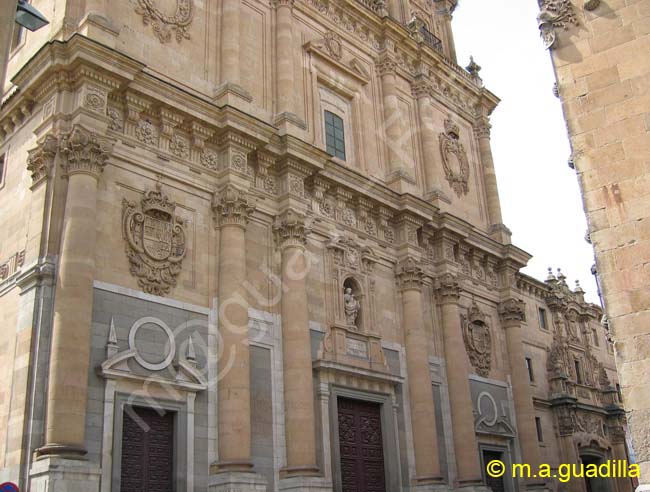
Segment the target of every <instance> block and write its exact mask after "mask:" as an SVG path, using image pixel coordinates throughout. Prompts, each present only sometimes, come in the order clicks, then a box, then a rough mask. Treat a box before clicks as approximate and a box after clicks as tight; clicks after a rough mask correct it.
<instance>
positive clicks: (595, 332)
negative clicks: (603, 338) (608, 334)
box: [591, 328, 600, 347]
mask: <svg viewBox="0 0 650 492" xmlns="http://www.w3.org/2000/svg"><path fill="white" fill-rule="evenodd" d="M591 332H592V333H593V336H594V345H595V346H596V347H600V342H599V341H598V330H596V329H595V328H592V330H591Z"/></svg>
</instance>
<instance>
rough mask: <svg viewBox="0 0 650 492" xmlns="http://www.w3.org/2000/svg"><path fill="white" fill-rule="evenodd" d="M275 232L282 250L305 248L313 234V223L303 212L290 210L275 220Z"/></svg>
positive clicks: (277, 242)
mask: <svg viewBox="0 0 650 492" xmlns="http://www.w3.org/2000/svg"><path fill="white" fill-rule="evenodd" d="M273 232H274V233H275V240H276V244H277V246H278V247H279V248H280V249H284V248H291V247H293V248H304V247H305V244H307V236H308V235H309V233H310V232H311V221H310V220H309V218H308V217H307V216H306V215H305V214H303V213H302V212H298V211H297V210H294V209H289V210H287V211H286V212H284V213H282V214H280V215H278V216H277V217H276V218H275V223H274V224H273Z"/></svg>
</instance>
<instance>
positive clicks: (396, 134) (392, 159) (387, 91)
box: [377, 55, 408, 182]
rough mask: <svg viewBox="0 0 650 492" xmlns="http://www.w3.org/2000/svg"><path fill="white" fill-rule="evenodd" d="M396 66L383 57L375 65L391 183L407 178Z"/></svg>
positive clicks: (387, 57)
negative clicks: (380, 95) (379, 81)
mask: <svg viewBox="0 0 650 492" xmlns="http://www.w3.org/2000/svg"><path fill="white" fill-rule="evenodd" d="M395 69H396V64H395V61H394V60H393V59H391V58H390V57H389V56H387V55H383V56H382V58H381V59H380V61H379V62H378V64H377V70H378V72H379V75H380V77H381V87H382V95H383V105H384V128H385V134H386V151H387V159H388V169H387V171H388V181H390V182H393V181H395V180H398V181H399V180H400V178H402V177H407V176H408V173H407V172H406V170H405V169H404V151H403V150H402V138H403V135H404V128H403V123H402V115H401V113H400V109H399V99H398V96H397V85H396V84H397V83H396V80H395V78H396V76H397V74H396V73H395Z"/></svg>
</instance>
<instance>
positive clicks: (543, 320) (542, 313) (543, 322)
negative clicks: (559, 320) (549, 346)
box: [539, 308, 548, 330]
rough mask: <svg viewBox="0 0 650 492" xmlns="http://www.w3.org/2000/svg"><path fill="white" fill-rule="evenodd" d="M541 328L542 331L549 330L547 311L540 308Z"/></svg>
mask: <svg viewBox="0 0 650 492" xmlns="http://www.w3.org/2000/svg"><path fill="white" fill-rule="evenodd" d="M539 326H540V327H541V328H542V330H548V325H547V324H546V309H544V308H539Z"/></svg>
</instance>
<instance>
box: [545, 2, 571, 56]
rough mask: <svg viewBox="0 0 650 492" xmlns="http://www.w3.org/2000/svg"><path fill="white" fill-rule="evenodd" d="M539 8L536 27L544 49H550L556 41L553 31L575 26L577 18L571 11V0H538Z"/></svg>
mask: <svg viewBox="0 0 650 492" xmlns="http://www.w3.org/2000/svg"><path fill="white" fill-rule="evenodd" d="M539 7H540V12H539V15H538V16H537V25H538V26H539V31H540V34H541V36H542V41H543V43H544V48H546V49H550V48H552V47H553V45H554V44H555V42H556V40H557V35H556V33H555V29H556V28H562V29H564V30H565V31H566V30H568V29H569V26H570V25H571V24H573V25H574V26H577V25H578V18H577V17H576V14H575V12H574V11H573V4H572V3H571V0H540V3H539Z"/></svg>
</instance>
